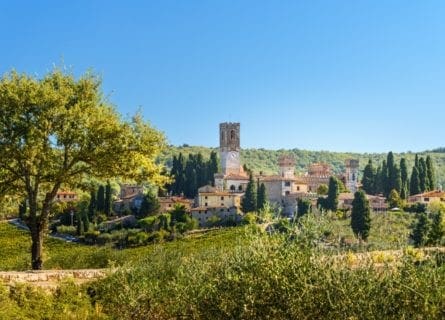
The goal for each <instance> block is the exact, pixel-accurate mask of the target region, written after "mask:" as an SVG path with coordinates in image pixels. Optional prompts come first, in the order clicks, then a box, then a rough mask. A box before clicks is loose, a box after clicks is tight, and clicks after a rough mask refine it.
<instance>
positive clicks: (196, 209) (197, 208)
mask: <svg viewBox="0 0 445 320" xmlns="http://www.w3.org/2000/svg"><path fill="white" fill-rule="evenodd" d="M230 208H233V207H224V206H218V207H215V206H212V207H196V208H192V209H191V211H209V210H215V209H230Z"/></svg>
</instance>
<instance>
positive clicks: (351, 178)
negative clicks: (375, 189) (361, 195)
mask: <svg viewBox="0 0 445 320" xmlns="http://www.w3.org/2000/svg"><path fill="white" fill-rule="evenodd" d="M345 167H346V172H345V180H346V181H345V182H346V188H348V190H349V191H351V192H352V193H355V192H356V191H357V190H358V173H359V161H358V160H355V159H347V160H346V161H345Z"/></svg>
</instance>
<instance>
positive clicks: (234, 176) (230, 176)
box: [224, 173, 249, 181]
mask: <svg viewBox="0 0 445 320" xmlns="http://www.w3.org/2000/svg"><path fill="white" fill-rule="evenodd" d="M224 178H225V179H228V180H246V181H247V180H249V177H248V176H246V175H241V174H234V173H229V174H228V175H226V176H225V177H224Z"/></svg>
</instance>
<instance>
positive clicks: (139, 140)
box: [0, 69, 165, 269]
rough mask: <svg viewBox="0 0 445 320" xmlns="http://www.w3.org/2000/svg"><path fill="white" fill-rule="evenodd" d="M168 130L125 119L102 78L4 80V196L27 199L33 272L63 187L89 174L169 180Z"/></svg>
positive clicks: (0, 138) (0, 139)
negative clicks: (164, 161) (165, 164)
mask: <svg viewBox="0 0 445 320" xmlns="http://www.w3.org/2000/svg"><path fill="white" fill-rule="evenodd" d="M164 145H165V139H164V136H163V135H162V133H160V132H159V131H157V130H155V129H154V128H153V127H151V126H150V125H149V124H148V123H146V122H144V120H143V119H142V117H141V116H140V115H136V116H134V117H133V118H132V119H123V118H122V117H121V116H120V115H119V114H118V113H117V112H116V111H115V109H114V108H113V106H111V105H110V103H109V102H107V101H106V99H104V97H103V95H102V92H101V81H100V79H99V78H98V77H97V76H96V75H94V74H91V73H87V74H85V75H82V76H81V77H79V78H77V79H76V78H75V77H74V76H73V75H72V74H69V73H66V72H64V71H61V70H58V69H55V70H53V71H51V72H49V73H48V74H46V75H45V76H43V77H42V78H36V77H34V76H30V75H26V74H19V73H17V72H15V71H12V72H10V73H8V74H6V75H4V76H3V77H2V78H0V155H1V156H0V193H1V194H2V195H3V196H11V195H13V196H16V197H17V196H19V197H22V199H26V200H27V203H28V210H27V213H26V215H25V217H24V221H25V223H26V224H27V225H28V227H29V229H30V234H31V239H32V246H31V258H32V259H31V261H32V268H33V269H41V268H42V264H43V261H42V250H43V241H44V236H45V234H46V232H47V229H48V222H49V218H50V214H51V207H52V205H53V204H54V199H55V196H56V194H57V191H58V190H59V188H75V187H76V186H78V185H80V184H81V182H82V181H83V180H84V179H85V178H86V177H88V178H90V177H96V178H99V179H107V178H111V177H120V178H123V179H130V180H135V181H148V180H149V181H150V182H152V183H158V184H162V183H164V182H165V178H163V176H162V175H161V173H160V172H161V170H162V168H161V167H160V165H158V164H157V163H156V157H157V155H158V154H159V152H160V151H161V150H162V148H163V147H164Z"/></svg>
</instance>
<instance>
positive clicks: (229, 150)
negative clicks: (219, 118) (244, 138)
mask: <svg viewBox="0 0 445 320" xmlns="http://www.w3.org/2000/svg"><path fill="white" fill-rule="evenodd" d="M240 149H241V148H240V124H239V123H232V122H224V123H220V125H219V152H220V157H221V168H222V173H223V174H224V175H228V174H241V173H242V169H241V162H240Z"/></svg>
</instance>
